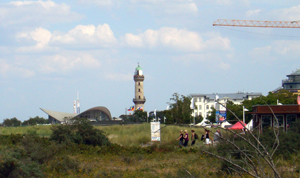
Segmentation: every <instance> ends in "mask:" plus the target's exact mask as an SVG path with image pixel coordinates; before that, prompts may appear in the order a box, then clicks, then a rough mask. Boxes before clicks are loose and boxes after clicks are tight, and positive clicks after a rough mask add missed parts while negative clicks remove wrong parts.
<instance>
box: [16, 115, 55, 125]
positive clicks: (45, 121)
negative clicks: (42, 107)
mask: <svg viewBox="0 0 300 178" xmlns="http://www.w3.org/2000/svg"><path fill="white" fill-rule="evenodd" d="M48 123H49V120H48V119H45V118H43V117H38V116H36V117H34V118H32V117H31V118H29V119H28V120H26V121H24V122H23V123H22V125H37V124H48Z"/></svg>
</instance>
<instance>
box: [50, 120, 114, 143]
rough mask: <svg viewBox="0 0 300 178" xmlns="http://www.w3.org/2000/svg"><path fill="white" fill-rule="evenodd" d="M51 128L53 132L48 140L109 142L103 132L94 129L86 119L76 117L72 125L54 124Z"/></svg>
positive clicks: (60, 141)
mask: <svg viewBox="0 0 300 178" xmlns="http://www.w3.org/2000/svg"><path fill="white" fill-rule="evenodd" d="M51 130H52V131H53V132H52V134H51V135H50V140H55V141H57V142H59V143H62V142H74V143H77V144H85V145H93V146H96V145H97V146H105V145H109V144H110V142H109V140H108V138H107V137H106V135H105V134H104V132H103V131H101V130H98V129H95V128H94V127H93V126H92V125H91V123H90V121H89V120H87V119H81V118H80V119H76V120H75V121H74V123H73V125H56V126H53V127H52V128H51Z"/></svg>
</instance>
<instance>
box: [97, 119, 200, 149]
mask: <svg viewBox="0 0 300 178" xmlns="http://www.w3.org/2000/svg"><path fill="white" fill-rule="evenodd" d="M96 128H97V129H100V130H103V131H104V132H105V133H107V136H108V138H109V139H110V141H111V142H112V143H116V144H120V145H123V146H141V145H142V144H148V143H149V142H151V130H150V124H149V123H144V124H138V125H124V126H121V125H115V126H96ZM192 129H193V130H195V133H197V134H198V136H199V137H201V135H202V134H204V128H193V127H192V128H191V127H184V126H169V125H166V126H165V125H163V124H161V130H160V136H161V142H159V144H174V145H178V142H179V141H176V139H177V138H178V137H179V135H180V130H183V131H184V130H187V131H188V133H189V136H190V134H191V130H192ZM197 142H198V143H197ZM197 142H196V145H203V144H202V142H201V143H200V139H199V140H197ZM189 144H190V143H189Z"/></svg>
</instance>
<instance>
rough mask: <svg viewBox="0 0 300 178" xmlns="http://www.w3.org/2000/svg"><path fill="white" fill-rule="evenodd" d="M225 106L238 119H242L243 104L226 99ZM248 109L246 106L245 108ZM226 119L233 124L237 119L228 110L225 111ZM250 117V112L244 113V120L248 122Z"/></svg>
mask: <svg viewBox="0 0 300 178" xmlns="http://www.w3.org/2000/svg"><path fill="white" fill-rule="evenodd" d="M226 107H227V108H228V109H229V110H231V111H232V112H233V113H234V114H235V115H236V116H237V117H238V118H239V119H240V120H243V106H242V105H239V104H234V103H233V102H232V101H227V103H226ZM247 109H248V108H247ZM226 118H227V121H228V122H229V123H231V124H234V123H236V122H237V121H238V119H237V118H236V117H235V116H234V115H233V114H232V113H231V112H230V111H227V112H226ZM251 118H252V115H251V114H248V115H245V122H246V123H248V122H249V121H250V120H251Z"/></svg>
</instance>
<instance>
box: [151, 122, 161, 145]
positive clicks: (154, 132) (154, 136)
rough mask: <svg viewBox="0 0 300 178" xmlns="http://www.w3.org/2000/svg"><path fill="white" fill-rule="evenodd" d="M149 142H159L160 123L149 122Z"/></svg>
mask: <svg viewBox="0 0 300 178" xmlns="http://www.w3.org/2000/svg"><path fill="white" fill-rule="evenodd" d="M151 141H158V142H159V141H160V122H151Z"/></svg>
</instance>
